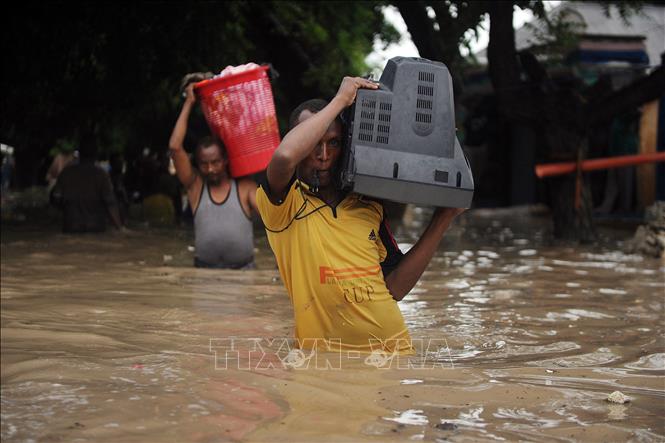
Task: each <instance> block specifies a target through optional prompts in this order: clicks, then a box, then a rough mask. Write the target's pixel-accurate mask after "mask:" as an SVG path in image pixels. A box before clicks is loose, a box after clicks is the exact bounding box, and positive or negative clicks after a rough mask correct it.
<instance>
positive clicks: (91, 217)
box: [52, 139, 124, 233]
mask: <svg viewBox="0 0 665 443" xmlns="http://www.w3.org/2000/svg"><path fill="white" fill-rule="evenodd" d="M79 157H80V158H79V163H77V164H70V165H69V166H67V167H65V168H64V169H63V170H62V172H60V174H59V175H58V180H57V182H56V184H55V187H54V189H53V193H52V198H53V200H54V201H55V202H56V204H58V206H60V207H61V208H62V211H63V224H62V230H63V232H67V233H83V232H103V231H105V230H106V220H107V218H108V217H110V218H111V222H112V223H113V226H115V227H116V228H117V229H124V228H123V225H122V222H121V220H120V214H119V212H118V204H117V200H116V197H115V194H114V192H113V185H112V184H111V179H110V177H109V175H108V174H107V173H106V171H104V170H103V169H102V168H100V167H99V166H97V165H95V160H96V159H97V150H96V147H95V144H94V142H93V141H92V140H91V139H86V140H84V141H83V143H82V144H81V147H80V149H79Z"/></svg>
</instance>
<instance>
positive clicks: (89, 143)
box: [79, 132, 98, 163]
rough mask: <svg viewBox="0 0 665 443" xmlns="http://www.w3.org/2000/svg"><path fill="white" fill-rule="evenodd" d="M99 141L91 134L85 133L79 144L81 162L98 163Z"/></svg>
mask: <svg viewBox="0 0 665 443" xmlns="http://www.w3.org/2000/svg"><path fill="white" fill-rule="evenodd" d="M97 154H98V152H97V140H96V138H95V136H94V135H92V134H91V133H88V132H86V133H84V134H83V136H82V137H81V140H80V142H79V162H80V163H94V162H96V161H97Z"/></svg>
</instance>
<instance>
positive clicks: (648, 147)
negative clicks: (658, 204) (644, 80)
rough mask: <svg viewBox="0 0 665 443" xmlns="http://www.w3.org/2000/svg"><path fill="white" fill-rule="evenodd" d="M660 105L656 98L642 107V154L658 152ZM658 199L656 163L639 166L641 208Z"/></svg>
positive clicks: (638, 180)
mask: <svg viewBox="0 0 665 443" xmlns="http://www.w3.org/2000/svg"><path fill="white" fill-rule="evenodd" d="M658 106H659V101H658V100H654V101H652V102H649V103H646V104H645V105H644V106H643V107H642V117H641V118H640V154H653V153H655V152H656V143H657V139H658ZM655 200H656V165H654V164H644V165H640V166H638V167H637V205H638V208H639V209H640V210H643V209H645V208H647V207H648V206H651V205H652V204H653V202H654V201H655Z"/></svg>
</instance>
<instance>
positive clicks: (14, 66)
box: [0, 1, 397, 186]
mask: <svg viewBox="0 0 665 443" xmlns="http://www.w3.org/2000/svg"><path fill="white" fill-rule="evenodd" d="M381 5H382V3H381V2H378V1H369V2H338V1H334V2H282V1H265V2H264V1H229V2H199V3H193V4H186V3H178V2H165V1H162V2H150V3H121V4H117V3H111V2H93V3H69V2H42V3H34V2H33V3H28V4H22V5H19V6H15V7H14V8H12V9H11V10H10V12H9V14H8V15H9V16H8V17H5V18H6V20H5V22H4V23H3V32H4V35H5V38H3V40H2V50H3V54H4V59H5V61H6V62H5V66H6V68H5V70H4V71H5V72H4V74H5V75H4V79H3V91H2V92H3V93H2V97H1V98H0V100H2V102H1V103H0V105H1V106H0V113H1V114H0V140H2V142H3V143H8V144H10V145H13V146H15V147H16V148H17V152H16V154H17V170H18V175H19V177H20V178H21V185H24V186H25V185H30V184H35V183H38V182H39V180H40V179H41V177H39V176H38V172H39V168H40V162H43V161H44V160H45V159H46V157H47V154H48V152H49V150H50V149H51V148H52V147H53V145H54V144H55V142H56V140H58V139H67V140H70V141H73V142H76V141H77V140H78V139H79V137H80V135H81V133H83V132H87V131H89V132H92V133H94V134H95V135H96V138H97V140H98V142H99V144H100V146H101V147H102V149H104V150H106V151H123V152H125V153H126V154H127V155H128V156H132V155H137V153H138V152H140V150H141V149H142V148H143V147H144V146H151V147H152V148H153V149H166V143H167V138H168V135H169V131H170V128H171V126H172V124H173V122H174V120H175V117H176V115H177V114H176V113H177V109H178V107H179V105H180V100H181V98H180V96H179V92H178V87H179V83H180V80H181V78H182V76H183V75H184V74H186V73H188V72H195V71H213V72H219V71H220V70H221V69H222V68H224V67H225V66H227V65H238V64H242V63H246V62H249V61H254V62H257V63H271V64H272V65H273V67H274V68H275V70H276V71H277V72H279V74H280V76H279V78H277V79H275V80H273V91H274V95H275V100H276V105H277V111H278V115H279V117H280V122H282V129H285V125H284V122H285V121H286V120H287V117H286V116H287V114H288V112H289V111H290V110H291V109H292V108H293V107H294V106H295V104H297V103H298V102H299V101H302V100H304V99H306V98H311V97H314V96H323V97H326V96H331V95H332V94H333V93H334V92H335V90H336V88H337V86H338V85H339V81H340V79H341V77H342V76H343V75H348V74H351V75H356V74H364V73H365V72H366V71H367V67H366V66H365V65H364V57H365V55H366V54H368V53H369V52H370V51H371V50H372V43H373V40H374V36H375V35H380V36H381V38H382V40H384V41H387V42H390V41H394V40H395V39H396V38H397V33H396V31H395V30H394V29H393V28H392V27H391V26H390V25H388V24H387V23H385V22H384V20H383V15H382V13H381V10H380V6H381ZM203 129H205V125H203Z"/></svg>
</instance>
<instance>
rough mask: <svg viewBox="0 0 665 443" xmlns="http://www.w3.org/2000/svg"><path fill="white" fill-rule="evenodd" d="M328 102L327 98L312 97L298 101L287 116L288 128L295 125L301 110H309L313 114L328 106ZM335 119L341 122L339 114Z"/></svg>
mask: <svg viewBox="0 0 665 443" xmlns="http://www.w3.org/2000/svg"><path fill="white" fill-rule="evenodd" d="M328 103H330V102H329V101H328V100H324V99H322V98H312V99H310V100H306V101H304V102H302V103H300V104H299V105H298V106H297V107H296V109H294V110H293V112H291V116H290V117H289V130H291V129H293V128H295V127H296V125H297V124H298V119H299V118H300V114H302V112H303V111H309V112H311V113H313V114H316V113H317V112H319V111H320V110H322V109H323V108H325V107H326V106H328ZM335 120H337V121H338V122H339V123H340V124H343V122H342V119H341V118H340V117H339V116H337V117H336V118H335Z"/></svg>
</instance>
